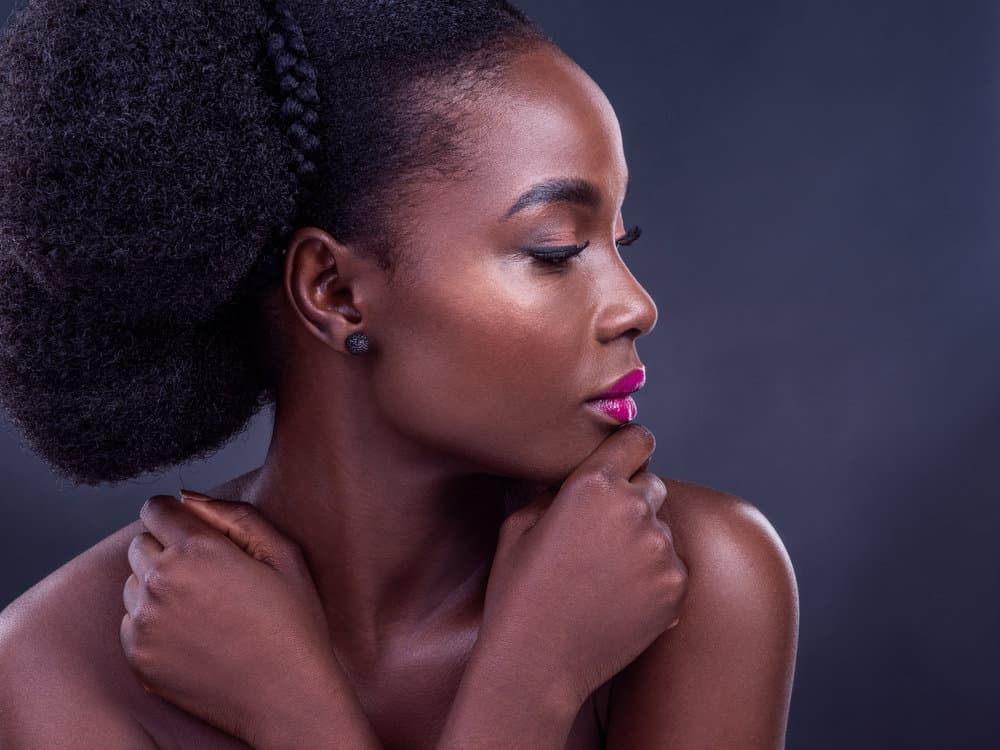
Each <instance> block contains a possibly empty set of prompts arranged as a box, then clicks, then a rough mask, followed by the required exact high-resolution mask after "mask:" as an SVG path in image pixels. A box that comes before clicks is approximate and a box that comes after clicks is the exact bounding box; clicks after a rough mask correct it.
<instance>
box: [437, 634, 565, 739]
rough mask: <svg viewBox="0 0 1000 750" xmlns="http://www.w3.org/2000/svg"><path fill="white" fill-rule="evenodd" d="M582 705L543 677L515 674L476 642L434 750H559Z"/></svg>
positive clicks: (488, 648)
mask: <svg viewBox="0 0 1000 750" xmlns="http://www.w3.org/2000/svg"><path fill="white" fill-rule="evenodd" d="M580 705H581V702H580V701H578V700H576V698H575V697H574V696H573V695H572V693H571V691H570V690H568V689H565V686H563V685H562V684H561V682H560V681H559V680H553V679H551V675H546V674H530V675H529V674H523V673H522V674H518V673H517V671H516V670H513V669H511V667H510V665H508V664H505V663H504V661H503V654H502V653H500V652H498V651H497V650H496V649H492V648H491V646H490V645H489V644H485V643H483V642H482V641H480V643H479V644H477V645H476V647H475V648H474V649H473V653H472V657H471V658H470V660H469V663H468V665H467V666H466V670H465V673H464V675H463V676H462V681H461V683H460V684H459V688H458V693H457V694H456V696H455V700H454V702H453V703H452V707H451V711H450V712H449V714H448V720H447V722H446V723H445V727H444V730H443V732H442V734H441V737H440V739H439V740H438V745H437V748H438V750H494V749H496V750H508V749H509V748H512V747H530V748H535V749H537V750H562V749H563V748H564V747H565V746H566V739H567V737H568V736H569V731H570V729H571V728H572V726H573V721H574V720H575V718H576V715H577V713H578V712H579V710H580Z"/></svg>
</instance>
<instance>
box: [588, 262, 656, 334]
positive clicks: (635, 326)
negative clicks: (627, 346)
mask: <svg viewBox="0 0 1000 750" xmlns="http://www.w3.org/2000/svg"><path fill="white" fill-rule="evenodd" d="M603 280H604V282H605V283H604V284H603V285H602V287H601V289H600V290H599V293H600V295H601V299H602V300H606V302H605V304H604V306H603V308H602V309H601V314H600V318H599V321H598V338H599V339H600V340H601V341H602V342H605V341H611V340H613V339H615V338H617V337H619V336H629V337H631V338H632V339H637V338H638V337H639V336H645V335H646V334H647V333H649V332H650V331H652V330H653V329H654V328H655V327H656V320H657V310H656V303H655V302H653V298H652V297H651V296H650V295H649V292H647V291H646V288H645V287H644V286H643V285H642V284H640V283H639V281H638V279H636V278H635V276H633V275H632V272H631V271H630V270H629V268H628V266H627V265H625V261H623V260H622V259H621V257H618V258H616V259H615V262H614V264H613V267H609V268H608V270H607V272H606V276H605V277H604V279H603Z"/></svg>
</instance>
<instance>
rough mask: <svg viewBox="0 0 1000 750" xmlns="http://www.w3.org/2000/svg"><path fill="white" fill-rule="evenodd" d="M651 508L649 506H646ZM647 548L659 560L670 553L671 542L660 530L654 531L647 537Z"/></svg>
mask: <svg viewBox="0 0 1000 750" xmlns="http://www.w3.org/2000/svg"><path fill="white" fill-rule="evenodd" d="M646 507H647V508H648V507H649V506H648V505H647V506H646ZM646 544H647V546H648V547H649V550H650V552H652V553H653V554H654V555H656V557H657V558H660V557H664V556H665V555H666V554H667V553H668V552H669V551H670V547H671V544H670V540H669V539H667V537H666V536H665V535H664V534H663V532H662V531H660V530H659V529H654V530H653V531H651V532H650V534H649V536H648V537H647V542H646Z"/></svg>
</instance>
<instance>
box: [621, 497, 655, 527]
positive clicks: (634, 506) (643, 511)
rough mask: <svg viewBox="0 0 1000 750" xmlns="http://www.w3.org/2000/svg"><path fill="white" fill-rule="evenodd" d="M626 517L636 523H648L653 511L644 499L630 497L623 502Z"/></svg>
mask: <svg viewBox="0 0 1000 750" xmlns="http://www.w3.org/2000/svg"><path fill="white" fill-rule="evenodd" d="M625 510H626V512H627V514H628V517H629V518H631V519H633V520H636V521H649V520H650V519H651V518H652V517H653V509H652V508H651V507H650V506H649V503H648V502H647V501H646V498H644V497H632V498H629V500H628V501H626V502H625Z"/></svg>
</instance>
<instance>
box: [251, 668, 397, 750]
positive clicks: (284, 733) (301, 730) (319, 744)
mask: <svg viewBox="0 0 1000 750" xmlns="http://www.w3.org/2000/svg"><path fill="white" fill-rule="evenodd" d="M314 696H315V697H314V698H313V699H312V700H305V701H301V700H300V701H299V702H298V703H297V704H296V705H295V707H294V710H293V711H288V712H275V711H270V712H269V713H268V717H267V719H268V724H267V726H266V727H265V728H264V730H263V731H262V732H261V735H260V736H259V738H257V741H255V742H251V743H249V744H251V745H252V746H253V748H254V750H301V749H302V748H310V750H385V749H384V748H383V746H382V743H381V741H380V740H379V738H378V735H376V734H375V730H374V729H373V728H372V726H371V722H369V721H368V717H367V716H365V713H364V711H363V709H362V707H361V704H360V703H359V702H358V699H357V696H356V695H355V694H354V691H353V689H352V688H351V685H350V684H349V683H347V682H346V681H340V680H335V681H333V682H332V684H330V685H328V686H327V688H326V689H325V690H323V691H319V692H316V693H314Z"/></svg>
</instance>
